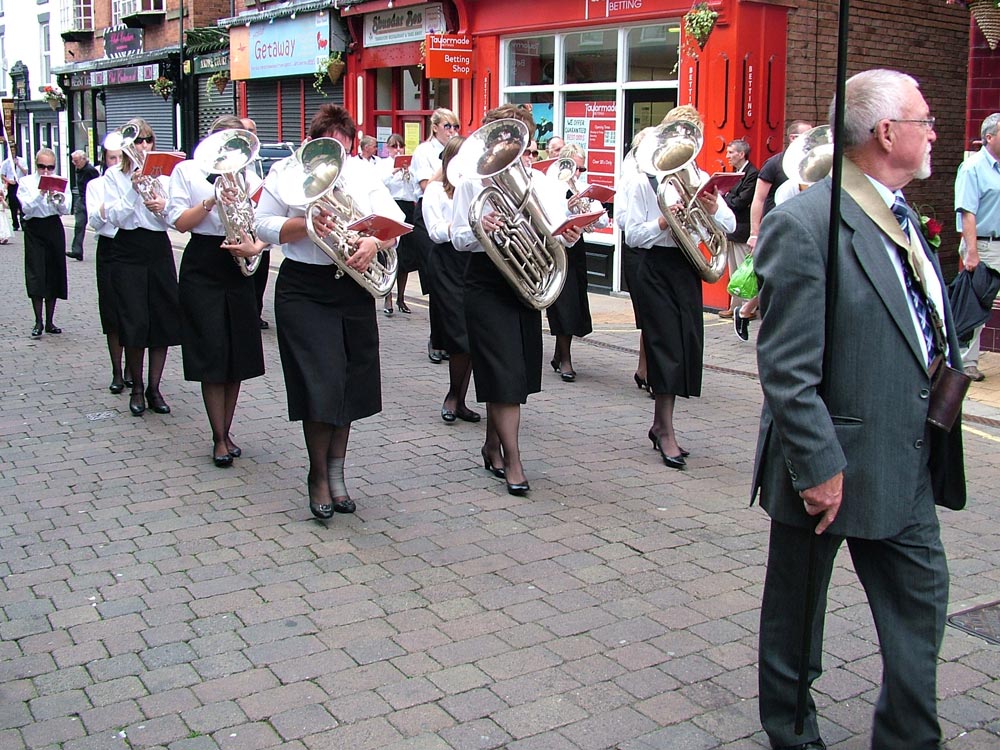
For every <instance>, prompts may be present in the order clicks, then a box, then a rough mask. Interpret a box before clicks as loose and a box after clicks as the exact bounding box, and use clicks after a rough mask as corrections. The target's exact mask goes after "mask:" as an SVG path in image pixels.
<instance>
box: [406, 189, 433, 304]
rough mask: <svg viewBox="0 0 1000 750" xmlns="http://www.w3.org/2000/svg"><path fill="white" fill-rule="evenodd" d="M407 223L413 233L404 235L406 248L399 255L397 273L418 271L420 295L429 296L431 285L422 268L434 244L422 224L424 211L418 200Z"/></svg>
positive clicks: (425, 226) (424, 225)
mask: <svg viewBox="0 0 1000 750" xmlns="http://www.w3.org/2000/svg"><path fill="white" fill-rule="evenodd" d="M398 202H399V201H397V203H398ZM407 221H409V222H410V223H411V224H413V231H412V232H410V233H409V234H407V235H406V247H405V248H404V249H403V251H402V253H400V255H399V272H400V273H409V272H410V271H418V272H419V274H420V292H421V294H430V293H431V286H432V284H431V281H430V280H429V279H428V277H427V274H425V273H424V267H425V266H426V265H427V257H428V256H429V255H430V254H431V252H432V251H433V250H434V242H433V240H431V237H430V235H429V234H427V225H426V224H424V210H423V208H422V207H421V204H420V201H419V200H418V201H417V202H416V203H415V204H414V205H413V209H412V213H411V214H410V218H409V219H407Z"/></svg>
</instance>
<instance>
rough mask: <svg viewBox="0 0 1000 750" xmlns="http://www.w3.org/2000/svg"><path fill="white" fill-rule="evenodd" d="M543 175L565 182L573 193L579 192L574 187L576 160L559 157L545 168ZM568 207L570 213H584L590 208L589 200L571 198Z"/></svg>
mask: <svg viewBox="0 0 1000 750" xmlns="http://www.w3.org/2000/svg"><path fill="white" fill-rule="evenodd" d="M545 176H546V177H550V178H552V179H554V180H556V181H558V182H565V183H566V187H567V188H568V189H569V191H570V192H571V193H573V195H576V194H577V193H578V192H579V191H578V190H577V189H576V162H575V161H573V160H572V159H571V158H569V157H568V156H562V157H559V158H558V159H556V160H555V161H554V162H552V164H550V165H549V168H548V169H546V170H545ZM568 208H569V212H570V213H571V214H585V213H587V212H588V211H589V210H590V202H589V201H587V202H584V201H580V200H577V201H572V199H571V202H570V203H569V205H568Z"/></svg>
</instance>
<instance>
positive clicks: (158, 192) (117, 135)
mask: <svg viewBox="0 0 1000 750" xmlns="http://www.w3.org/2000/svg"><path fill="white" fill-rule="evenodd" d="M138 137H139V126H138V125H136V124H135V123H133V122H128V123H125V125H124V126H123V127H122V129H121V131H116V132H113V133H108V135H107V137H106V138H105V139H104V148H106V149H114V150H116V151H118V150H120V151H121V152H122V153H123V154H125V155H126V156H128V158H129V161H130V162H132V164H133V166H134V167H135V169H134V170H133V172H132V174H135V173H136V172H139V173H141V172H142V167H143V165H144V164H145V163H146V152H145V151H143V150H142V149H139V148H136V146H135V139H136V138H138ZM109 142H110V143H111V145H108V144H109ZM129 176H130V177H131V175H129ZM135 189H136V192H138V193H139V195H140V197H141V198H142V200H143V201H149V200H155V199H157V198H162V199H163V200H166V199H167V196H166V195H164V193H163V188H161V187H160V183H158V182H157V181H156V178H155V177H152V176H150V175H148V174H147V175H144V174H140V176H139V179H138V181H137V182H136V183H135ZM156 215H157V216H163V214H162V213H160V212H157V214H156Z"/></svg>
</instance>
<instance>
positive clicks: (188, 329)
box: [166, 115, 266, 468]
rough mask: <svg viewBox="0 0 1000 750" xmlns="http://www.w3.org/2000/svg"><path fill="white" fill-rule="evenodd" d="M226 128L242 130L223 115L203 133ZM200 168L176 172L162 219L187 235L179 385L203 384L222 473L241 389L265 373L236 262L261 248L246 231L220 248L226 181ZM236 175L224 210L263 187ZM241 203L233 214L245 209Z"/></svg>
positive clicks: (247, 286) (231, 447) (246, 174)
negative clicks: (182, 382) (241, 191)
mask: <svg viewBox="0 0 1000 750" xmlns="http://www.w3.org/2000/svg"><path fill="white" fill-rule="evenodd" d="M227 129H235V130H239V131H241V132H245V131H243V123H242V122H240V120H239V118H238V117H235V116H233V115H223V116H222V117H219V118H217V119H216V120H215V122H213V123H212V127H211V129H210V130H209V134H211V133H217V132H219V131H221V130H227ZM220 137H224V136H220ZM208 148H211V144H209V146H208ZM200 155H201V152H196V154H195V156H196V157H198V156H200ZM204 167H205V164H203V163H202V162H199V161H197V160H196V159H190V160H188V161H184V162H181V163H180V164H178V165H177V167H175V168H174V171H173V173H172V174H171V175H170V197H169V198H168V199H167V209H166V215H167V220H168V221H169V222H170V223H171V224H173V226H174V228H175V229H176V230H177V231H179V232H190V233H191V239H190V240H189V241H188V244H187V247H185V248H184V255H183V256H181V269H180V276H179V278H178V286H179V289H180V303H181V319H182V321H183V324H184V343H183V344H182V345H181V357H182V358H183V361H184V379H185V380H188V381H194V382H200V383H201V397H202V400H203V401H204V402H205V412H206V413H207V414H208V424H209V428H210V429H211V431H212V462H213V463H214V464H215V465H216V466H217V467H219V468H226V467H228V466H232V464H233V459H234V458H239V456H240V455H242V453H243V451H242V450H241V449H240V447H239V446H238V445H236V443H234V442H233V438H232V435H231V434H230V429H231V428H232V424H233V416H234V414H235V413H236V403H237V401H238V400H239V397H240V387H241V386H242V384H243V381H244V380H250V379H251V378H256V377H259V376H261V375H263V374H264V349H263V346H262V345H261V340H260V314H259V313H258V311H257V295H256V290H255V287H254V279H253V276H252V275H250V276H248V275H245V274H244V273H243V271H242V270H241V269H240V264H241V263H244V261H243V260H242V258H248V257H253V256H254V255H258V254H259V253H260V252H261V251H262V250H263V249H264V247H266V244H265V243H264V242H263V241H260V240H255V239H254V238H253V237H251V236H249V235H247V233H246V232H241V233H240V234H241V235H242V236H241V241H240V242H238V243H235V244H227V243H226V227H225V226H224V225H223V223H222V219H221V217H220V211H223V210H225V209H224V208H223V207H221V206H219V205H217V192H216V185H221V184H225V183H222V182H219V180H222V179H225V178H221V177H218V175H217V174H215V173H212V174H209V173H208V172H206V171H205V168H204ZM251 167H252V163H251ZM240 171H241V172H242V177H243V179H244V180H245V182H244V183H243V184H244V185H245V188H246V190H245V193H246V194H245V195H244V196H240V194H239V192H238V191H237V189H236V188H235V187H227V188H225V189H224V190H221V191H219V194H220V195H221V199H222V201H223V202H228V203H229V204H230V205H235V206H239V205H240V203H239V202H240V201H241V200H244V201H248V200H249V196H251V195H253V193H254V191H255V190H256V189H257V188H258V187H259V186H260V183H261V180H260V178H259V177H258V176H257V173H256V172H255V171H254V170H253V169H252V168H250V169H247V168H246V167H244V168H243V169H242V170H240ZM234 180H239V176H238V175H237V176H234ZM245 205H246V204H245V203H244V204H243V208H242V209H239V210H245ZM248 228H249V227H248Z"/></svg>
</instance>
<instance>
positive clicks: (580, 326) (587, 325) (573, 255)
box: [545, 242, 594, 336]
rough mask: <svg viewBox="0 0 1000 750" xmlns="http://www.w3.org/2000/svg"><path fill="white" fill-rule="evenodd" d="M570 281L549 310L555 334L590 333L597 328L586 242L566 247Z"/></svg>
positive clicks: (567, 273)
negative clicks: (588, 294) (588, 279)
mask: <svg viewBox="0 0 1000 750" xmlns="http://www.w3.org/2000/svg"><path fill="white" fill-rule="evenodd" d="M566 261H567V267H566V283H565V285H564V286H563V288H562V291H561V292H560V293H559V296H558V297H556V301H555V302H553V303H552V304H551V305H550V306H549V307H548V308H547V309H546V310H545V315H546V316H547V317H548V319H549V332H550V333H551V334H552V335H553V336H586V335H587V334H588V333H593V332H594V323H593V321H592V320H591V318H590V298H589V297H588V296H587V253H586V251H585V250H584V249H583V243H582V242H581V243H579V245H578V246H577V247H571V248H567V249H566Z"/></svg>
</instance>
